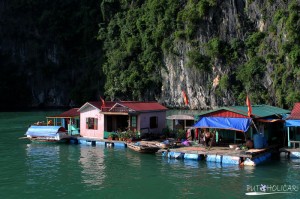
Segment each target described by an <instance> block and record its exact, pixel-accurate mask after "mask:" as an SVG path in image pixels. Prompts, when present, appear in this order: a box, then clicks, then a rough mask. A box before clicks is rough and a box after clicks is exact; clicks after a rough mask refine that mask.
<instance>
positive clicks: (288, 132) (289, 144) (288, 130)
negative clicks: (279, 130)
mask: <svg viewBox="0 0 300 199" xmlns="http://www.w3.org/2000/svg"><path fill="white" fill-rule="evenodd" d="M287 136H288V147H291V141H290V127H288V129H287Z"/></svg>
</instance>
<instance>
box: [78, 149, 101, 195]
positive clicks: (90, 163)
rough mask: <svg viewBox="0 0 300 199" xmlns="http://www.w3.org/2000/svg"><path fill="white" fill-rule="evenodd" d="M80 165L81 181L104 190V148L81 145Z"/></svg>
mask: <svg viewBox="0 0 300 199" xmlns="http://www.w3.org/2000/svg"><path fill="white" fill-rule="evenodd" d="M79 147H80V158H79V163H80V165H81V167H82V171H81V179H82V182H83V183H84V184H87V185H90V186H97V187H98V188H100V189H101V188H103V187H104V186H102V184H103V183H104V180H105V177H106V175H105V164H104V157H105V156H104V147H103V148H101V147H91V146H84V145H80V146H79Z"/></svg>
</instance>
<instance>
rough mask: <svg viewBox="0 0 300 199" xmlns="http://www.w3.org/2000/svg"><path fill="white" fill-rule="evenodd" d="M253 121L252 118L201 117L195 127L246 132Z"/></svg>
mask: <svg viewBox="0 0 300 199" xmlns="http://www.w3.org/2000/svg"><path fill="white" fill-rule="evenodd" d="M251 121H252V120H251V118H228V117H201V118H200V120H199V121H198V122H197V123H196V124H195V125H194V127H195V128H215V129H228V130H234V131H243V132H246V131H247V130H248V128H249V126H250V124H251Z"/></svg>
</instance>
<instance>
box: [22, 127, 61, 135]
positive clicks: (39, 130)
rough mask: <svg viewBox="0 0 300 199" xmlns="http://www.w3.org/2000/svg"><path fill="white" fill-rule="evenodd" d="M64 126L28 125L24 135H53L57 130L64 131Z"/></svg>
mask: <svg viewBox="0 0 300 199" xmlns="http://www.w3.org/2000/svg"><path fill="white" fill-rule="evenodd" d="M65 131H66V130H65V128H64V127H61V126H30V127H29V128H28V130H27V132H26V135H30V136H32V137H40V136H45V137H54V136H56V134H57V133H58V132H65Z"/></svg>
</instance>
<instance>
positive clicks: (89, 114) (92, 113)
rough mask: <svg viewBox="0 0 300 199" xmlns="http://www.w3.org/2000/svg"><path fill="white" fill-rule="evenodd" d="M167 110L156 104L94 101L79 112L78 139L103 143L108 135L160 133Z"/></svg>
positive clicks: (164, 123) (164, 124) (83, 106)
mask: <svg viewBox="0 0 300 199" xmlns="http://www.w3.org/2000/svg"><path fill="white" fill-rule="evenodd" d="M167 110H168V109H167V108H166V107H164V106H163V105H161V104H159V103H158V102H138V101H119V102H111V101H102V102H101V101H96V102H86V103H85V104H84V105H82V106H81V107H80V108H79V110H78V111H79V113H80V135H81V136H82V137H87V138H96V139H106V138H107V137H108V135H109V134H110V132H124V131H127V130H131V131H133V132H139V133H140V134H141V135H144V134H147V133H161V132H162V130H163V128H165V127H166V111H167Z"/></svg>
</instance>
